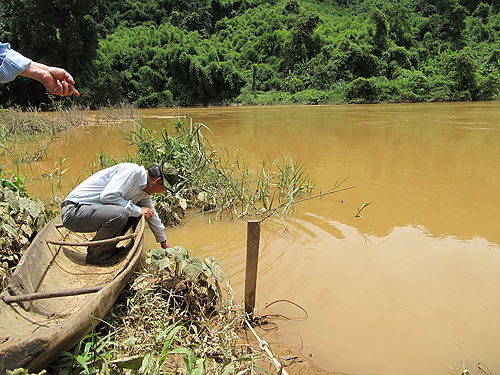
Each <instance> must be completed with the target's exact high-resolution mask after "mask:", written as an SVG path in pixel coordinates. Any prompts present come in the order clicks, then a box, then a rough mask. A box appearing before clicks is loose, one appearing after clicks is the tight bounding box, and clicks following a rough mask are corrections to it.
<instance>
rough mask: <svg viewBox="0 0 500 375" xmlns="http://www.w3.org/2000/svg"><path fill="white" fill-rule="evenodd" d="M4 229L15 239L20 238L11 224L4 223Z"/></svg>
mask: <svg viewBox="0 0 500 375" xmlns="http://www.w3.org/2000/svg"><path fill="white" fill-rule="evenodd" d="M2 229H3V230H4V231H5V232H7V233H9V234H10V235H11V236H12V237H14V238H18V236H17V231H16V230H15V229H14V228H12V227H11V226H10V225H9V224H7V223H4V224H3V225H2Z"/></svg>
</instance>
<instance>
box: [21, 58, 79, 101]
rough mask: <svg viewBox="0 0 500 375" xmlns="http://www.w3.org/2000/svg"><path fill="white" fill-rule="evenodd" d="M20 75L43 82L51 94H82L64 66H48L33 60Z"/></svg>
mask: <svg viewBox="0 0 500 375" xmlns="http://www.w3.org/2000/svg"><path fill="white" fill-rule="evenodd" d="M20 75H22V76H24V77H28V78H32V79H36V80H37V81H40V82H42V83H43V85H44V86H45V88H46V89H47V91H48V92H50V93H51V94H54V95H61V96H69V95H76V96H80V93H79V92H78V90H77V89H75V87H74V84H75V81H74V79H73V77H72V76H71V74H69V73H68V72H67V71H66V70H64V69H62V68H56V67H53V66H47V65H44V64H40V63H37V62H35V61H32V62H31V63H30V64H29V66H28V68H27V69H26V70H25V71H24V72H22V73H21V74H20Z"/></svg>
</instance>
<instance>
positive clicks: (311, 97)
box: [292, 90, 328, 104]
mask: <svg viewBox="0 0 500 375" xmlns="http://www.w3.org/2000/svg"><path fill="white" fill-rule="evenodd" d="M292 101H293V102H294V103H297V104H322V103H326V102H327V101H328V95H327V93H326V92H325V91H320V90H303V91H300V92H297V93H295V94H293V95H292Z"/></svg>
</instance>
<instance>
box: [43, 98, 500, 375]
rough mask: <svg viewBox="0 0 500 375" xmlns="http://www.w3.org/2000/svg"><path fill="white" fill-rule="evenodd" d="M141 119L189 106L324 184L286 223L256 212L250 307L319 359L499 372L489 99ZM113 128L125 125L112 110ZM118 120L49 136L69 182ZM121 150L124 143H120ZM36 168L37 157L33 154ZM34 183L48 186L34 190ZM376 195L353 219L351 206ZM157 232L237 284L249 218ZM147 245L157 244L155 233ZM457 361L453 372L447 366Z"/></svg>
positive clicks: (494, 161) (226, 134) (498, 157)
mask: <svg viewBox="0 0 500 375" xmlns="http://www.w3.org/2000/svg"><path fill="white" fill-rule="evenodd" d="M142 115H143V116H144V118H145V122H146V124H147V126H149V127H152V128H156V127H158V126H159V125H160V124H161V123H165V124H166V125H167V126H172V125H173V123H174V121H175V120H174V119H172V118H171V117H172V116H177V115H185V116H186V117H187V118H188V119H189V118H192V119H193V121H194V122H202V123H204V124H205V125H207V126H208V127H209V128H210V129H211V130H212V132H213V134H210V133H208V132H206V133H205V134H206V135H207V136H208V138H209V139H210V141H211V142H212V143H213V144H215V145H218V146H220V147H225V148H227V149H228V150H230V152H231V153H233V152H234V150H236V149H237V148H239V149H240V150H241V154H242V156H243V157H244V159H245V160H246V161H247V162H248V164H249V165H250V166H251V167H253V168H256V167H257V165H258V163H259V162H260V161H261V160H262V159H263V158H266V157H267V156H271V157H273V156H277V155H279V154H287V153H289V154H291V155H292V156H293V157H294V158H296V159H300V160H302V162H303V164H304V165H305V167H306V169H307V171H308V172H309V174H310V176H311V177H312V179H313V180H314V181H315V182H316V185H317V187H318V188H319V189H321V190H322V191H326V190H328V189H330V188H331V187H333V186H334V185H335V183H336V182H337V181H341V180H343V179H345V178H346V177H348V179H347V181H346V182H345V183H344V185H343V186H351V185H353V186H356V187H355V188H354V189H351V190H348V191H345V192H341V193H337V194H333V195H329V196H326V197H324V198H322V199H315V200H310V201H307V202H303V203H300V204H298V205H297V206H296V208H295V212H294V213H293V215H291V216H290V217H288V218H287V220H286V226H287V230H284V225H283V223H281V222H280V221H279V220H277V219H268V220H266V221H265V222H264V223H263V225H262V233H261V235H262V237H261V248H260V262H259V275H258V290H257V305H258V312H257V313H264V312H267V311H268V310H270V311H272V312H277V313H283V314H286V315H288V316H294V317H300V316H302V314H301V312H300V310H298V309H296V308H293V306H291V305H287V304H284V303H278V304H275V305H273V306H272V307H271V308H270V309H265V306H266V304H267V303H269V302H272V301H275V300H278V299H288V300H291V301H293V302H295V303H297V304H299V305H300V306H302V307H303V308H304V309H306V310H307V312H308V315H309V317H308V319H306V320H296V321H290V322H287V321H281V322H279V325H280V335H281V338H282V340H283V341H284V342H285V343H286V344H287V345H289V346H290V347H291V348H292V349H293V350H295V351H296V352H300V353H301V354H303V355H306V356H309V355H310V356H312V359H313V360H314V361H315V362H316V364H317V365H319V366H321V367H323V368H325V369H328V370H332V371H333V370H335V371H344V372H347V373H351V374H360V375H361V374H362V375H371V374H422V373H426V374H435V375H438V374H454V373H460V372H461V369H462V365H461V363H464V364H465V366H466V367H467V368H468V369H469V370H470V371H473V372H476V364H477V363H478V362H482V363H484V364H486V365H487V366H488V368H489V369H490V370H491V371H492V372H493V373H495V372H498V371H500V349H499V348H500V293H499V290H500V272H499V271H498V270H499V269H500V231H499V230H498V212H500V198H499V192H500V191H499V190H500V189H499V186H500V173H499V172H498V166H499V165H500V141H499V140H500V125H499V124H500V123H499V120H500V102H479V103H443V104H441V103H439V104H438V103H433V104H390V105H349V106H307V107H304V106H292V107H288V106H287V107H228V108H175V109H172V108H168V109H151V110H144V111H143V112H142ZM123 126H125V127H126V126H127V125H126V124H124V125H123ZM126 150H127V147H126V142H125V141H124V140H123V135H122V134H121V133H120V131H119V130H118V127H117V126H113V127H102V126H101V127H91V128H85V129H77V130H74V131H72V132H71V133H70V134H69V135H63V136H62V138H61V139H60V140H59V141H58V143H56V144H55V146H54V147H53V149H51V150H50V153H49V160H48V161H45V162H44V163H42V165H43V168H47V169H50V168H51V167H52V165H53V164H54V163H55V162H56V160H57V155H60V154H62V155H64V156H68V160H69V161H68V163H67V164H68V166H69V167H70V170H69V171H68V172H67V176H65V179H64V183H63V189H66V191H69V189H70V188H71V186H72V185H74V184H75V183H76V182H77V181H76V180H77V176H79V175H80V174H81V173H82V171H85V169H88V163H89V160H90V159H91V158H93V157H94V156H95V153H96V152H101V151H106V152H108V153H111V154H116V155H124V154H125V152H126ZM129 151H131V152H133V149H131V148H129ZM37 167H39V166H37ZM44 191H45V193H46V192H47V191H48V189H47V188H45V189H44ZM366 201H369V202H371V201H373V203H372V204H371V205H370V206H368V207H367V208H366V209H365V210H364V211H363V212H362V216H363V218H354V216H355V214H356V212H357V210H358V208H359V207H361V206H362V205H363V203H364V202H366ZM167 236H168V239H169V242H171V243H173V244H176V245H182V246H184V247H186V248H188V249H193V250H194V251H195V253H196V254H197V255H198V256H202V257H203V256H205V255H213V256H215V257H217V258H218V259H219V260H220V261H221V263H222V264H223V267H224V269H225V271H226V274H227V278H228V280H229V281H230V283H231V285H232V287H233V288H234V289H235V291H236V293H237V296H239V298H242V296H243V279H244V267H245V266H244V261H245V251H246V243H245V242H246V223H245V222H244V221H241V220H235V221H229V220H222V221H210V222H209V221H207V220H206V218H205V219H202V218H201V217H196V218H194V219H192V220H190V221H189V222H188V223H187V224H186V225H184V226H181V227H179V228H174V229H168V230H167ZM148 244H150V246H155V244H154V241H153V239H152V236H150V237H149V239H148ZM455 369H459V370H455Z"/></svg>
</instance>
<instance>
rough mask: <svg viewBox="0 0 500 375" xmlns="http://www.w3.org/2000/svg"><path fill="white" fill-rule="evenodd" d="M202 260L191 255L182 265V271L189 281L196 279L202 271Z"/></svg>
mask: <svg viewBox="0 0 500 375" xmlns="http://www.w3.org/2000/svg"><path fill="white" fill-rule="evenodd" d="M203 266H204V264H203V262H202V261H201V260H199V259H198V258H195V257H192V258H191V259H188V260H187V261H186V264H185V266H184V269H183V270H184V273H185V274H186V276H187V277H188V278H189V279H190V280H191V281H194V282H196V281H198V279H199V278H200V275H201V274H202V273H203Z"/></svg>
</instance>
